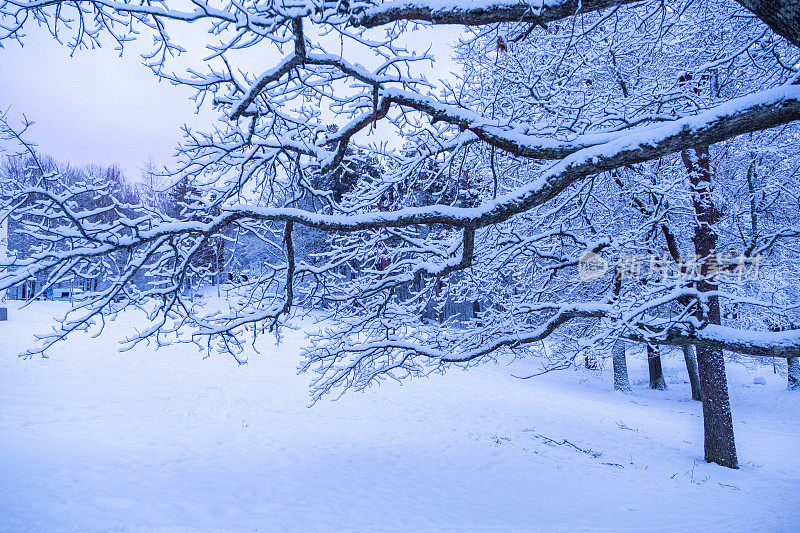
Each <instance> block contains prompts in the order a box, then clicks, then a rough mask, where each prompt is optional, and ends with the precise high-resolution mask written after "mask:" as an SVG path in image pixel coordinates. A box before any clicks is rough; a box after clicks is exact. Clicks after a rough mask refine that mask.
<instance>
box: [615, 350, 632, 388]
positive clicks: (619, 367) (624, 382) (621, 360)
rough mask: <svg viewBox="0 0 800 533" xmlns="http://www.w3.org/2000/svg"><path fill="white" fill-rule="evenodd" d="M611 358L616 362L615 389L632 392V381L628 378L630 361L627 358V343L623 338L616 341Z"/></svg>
mask: <svg viewBox="0 0 800 533" xmlns="http://www.w3.org/2000/svg"><path fill="white" fill-rule="evenodd" d="M611 359H612V361H613V362H614V390H618V391H621V392H630V391H631V383H630V381H629V380H628V362H627V361H626V360H625V343H624V342H623V341H621V340H619V339H618V340H616V341H614V345H613V346H612V347H611Z"/></svg>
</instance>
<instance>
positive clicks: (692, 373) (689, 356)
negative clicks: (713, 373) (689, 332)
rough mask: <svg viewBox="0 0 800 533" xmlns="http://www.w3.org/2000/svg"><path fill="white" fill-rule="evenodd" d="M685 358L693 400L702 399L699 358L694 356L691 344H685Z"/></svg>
mask: <svg viewBox="0 0 800 533" xmlns="http://www.w3.org/2000/svg"><path fill="white" fill-rule="evenodd" d="M683 359H684V360H685V361H686V371H687V372H688V373H689V383H690V384H691V385H692V400H697V401H698V402H699V401H701V400H702V395H701V394H700V375H699V374H698V373H697V359H695V356H694V347H693V346H692V345H690V344H685V345H684V346H683Z"/></svg>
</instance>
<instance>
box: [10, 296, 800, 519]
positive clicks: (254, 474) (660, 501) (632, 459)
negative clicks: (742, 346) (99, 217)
mask: <svg viewBox="0 0 800 533" xmlns="http://www.w3.org/2000/svg"><path fill="white" fill-rule="evenodd" d="M63 305H64V304H62V303H53V302H36V303H35V304H33V305H32V306H30V307H28V308H26V309H24V310H16V309H14V307H13V306H12V308H11V309H10V310H9V317H10V320H9V321H8V322H3V323H0V530H2V531H110V530H113V531H181V532H183V531H326V530H331V531H350V530H354V531H365V530H367V531H384V530H393V531H453V530H459V531H487V530H502V531H535V530H576V529H580V530H586V529H591V530H602V531H605V530H615V531H620V530H628V531H640V530H664V531H685V530H688V529H690V528H692V529H696V530H698V531H731V530H735V531H755V530H761V531H764V530H770V531H792V530H794V531H797V530H798V529H800V503H799V502H800V394H795V393H789V392H787V391H786V390H785V377H784V376H780V375H774V374H773V373H772V370H771V369H770V368H762V369H756V370H748V369H746V368H745V367H744V366H742V365H729V366H728V370H729V379H730V382H731V396H732V403H733V412H734V421H735V431H736V437H737V441H738V442H737V443H738V451H739V458H740V461H741V463H742V468H741V469H740V470H738V471H732V470H728V469H725V468H722V467H719V466H716V465H709V464H706V463H705V462H703V460H702V418H701V409H700V405H699V403H697V402H692V401H691V400H689V399H688V397H689V385H688V383H686V382H684V380H683V376H684V373H685V370H684V371H681V368H680V365H681V364H682V361H681V359H679V358H677V357H674V356H673V357H671V358H669V359H667V360H666V361H665V364H666V367H667V371H666V373H667V377H668V384H669V387H670V388H669V390H668V391H666V392H657V391H651V390H648V389H647V388H646V383H645V382H644V380H645V379H646V373H647V370H646V365H645V361H643V360H641V359H638V358H630V361H629V365H630V367H631V372H632V378H633V381H634V382H638V383H637V384H636V385H635V390H634V393H633V394H631V395H623V394H619V393H614V392H612V391H611V390H610V389H611V386H610V375H609V373H608V371H606V372H605V373H603V374H602V375H597V374H596V373H591V372H588V371H583V370H581V371H578V372H573V371H569V372H561V373H556V374H548V375H544V376H541V377H538V378H534V379H531V380H527V381H525V380H519V379H516V378H514V377H512V376H511V373H512V372H515V373H520V372H525V370H526V369H527V370H533V369H534V368H535V366H534V363H533V362H529V363H524V364H523V363H519V364H516V366H514V367H513V368H512V367H508V366H484V367H480V368H477V369H473V370H470V371H469V372H461V371H453V372H450V373H449V374H447V375H445V376H436V377H434V378H430V379H426V380H415V381H410V382H407V383H405V384H404V385H403V386H400V385H398V384H395V383H390V384H385V385H382V386H381V387H378V388H373V389H371V390H369V391H368V392H366V393H363V394H361V393H351V394H347V395H345V396H344V397H343V398H341V399H340V400H339V401H336V402H330V401H328V400H325V401H322V402H320V403H318V404H317V405H315V406H314V407H311V408H308V407H307V404H308V396H307V390H306V387H307V383H308V380H309V376H304V375H300V376H298V375H296V373H295V367H296V365H297V361H298V350H299V347H300V346H301V345H302V343H303V342H304V340H303V335H302V333H301V332H287V337H286V339H285V341H284V343H282V344H281V345H280V347H278V348H272V347H270V346H269V345H268V343H267V340H266V338H264V342H263V345H262V347H263V348H264V349H263V350H262V355H260V356H258V355H253V356H251V358H250V363H249V364H247V365H245V366H241V367H239V366H237V365H236V364H235V362H234V361H233V360H232V359H231V358H226V357H215V358H209V359H203V358H202V355H201V354H199V353H197V352H196V351H192V350H190V349H188V348H187V347H186V346H181V347H170V348H166V349H162V350H159V351H153V350H152V349H148V348H146V347H142V348H138V349H136V350H133V351H130V352H125V353H118V352H117V345H116V339H118V338H119V337H120V336H121V335H122V332H123V331H127V329H126V328H125V327H124V326H123V325H122V324H116V325H114V326H113V327H112V328H111V329H109V331H108V333H107V334H106V335H105V336H104V337H101V338H100V339H99V340H98V339H95V340H88V339H87V338H85V337H82V338H75V339H73V340H72V341H70V342H68V343H65V344H63V345H62V346H60V347H58V348H57V349H56V350H54V351H53V353H52V354H51V356H50V358H49V359H32V360H22V359H19V358H17V356H16V354H17V353H19V352H20V351H21V350H22V349H23V348H24V347H25V346H26V345H29V344H30V341H31V337H32V334H33V333H34V331H37V330H38V331H42V330H43V329H44V328H47V327H48V317H49V316H52V314H53V313H54V312H55V311H57V309H58V308H59V307H63ZM526 365H527V368H526ZM784 365H785V363H784ZM608 366H610V365H608ZM754 377H764V378H765V379H766V385H754V384H753V378H754ZM565 439H566V441H568V442H565ZM559 443H562V444H559ZM570 443H571V444H572V445H574V447H573V446H571V445H570Z"/></svg>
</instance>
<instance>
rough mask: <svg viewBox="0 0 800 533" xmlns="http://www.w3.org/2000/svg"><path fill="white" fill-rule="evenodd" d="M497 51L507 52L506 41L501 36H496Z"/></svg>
mask: <svg viewBox="0 0 800 533" xmlns="http://www.w3.org/2000/svg"><path fill="white" fill-rule="evenodd" d="M497 51H498V52H508V46H506V42H505V41H504V40H503V38H502V37H498V38H497Z"/></svg>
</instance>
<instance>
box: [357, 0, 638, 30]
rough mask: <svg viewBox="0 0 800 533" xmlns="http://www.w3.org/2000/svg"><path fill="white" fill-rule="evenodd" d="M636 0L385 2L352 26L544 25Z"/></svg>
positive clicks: (369, 11)
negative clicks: (408, 23)
mask: <svg viewBox="0 0 800 533" xmlns="http://www.w3.org/2000/svg"><path fill="white" fill-rule="evenodd" d="M636 1H638V0H583V1H580V0H540V1H539V2H524V1H520V0H495V1H493V2H474V1H472V0H454V1H447V2H438V1H437V2H425V1H413V0H412V1H404V0H398V1H392V2H384V3H382V4H380V5H378V6H376V7H373V8H370V9H367V10H366V11H364V12H363V13H360V14H357V15H355V16H354V17H353V19H352V20H353V23H354V24H356V25H359V26H365V27H367V28H374V27H376V26H381V25H383V24H389V23H392V22H397V21H400V20H409V21H418V22H432V23H434V24H463V25H465V26H479V25H482V24H493V23H497V22H529V23H533V24H547V23H548V22H552V21H554V20H560V19H563V18H567V17H570V16H572V15H575V14H577V13H579V12H580V13H591V12H593V11H600V10H601V9H606V8H608V7H614V6H619V5H623V4H631V3H633V2H636Z"/></svg>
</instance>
